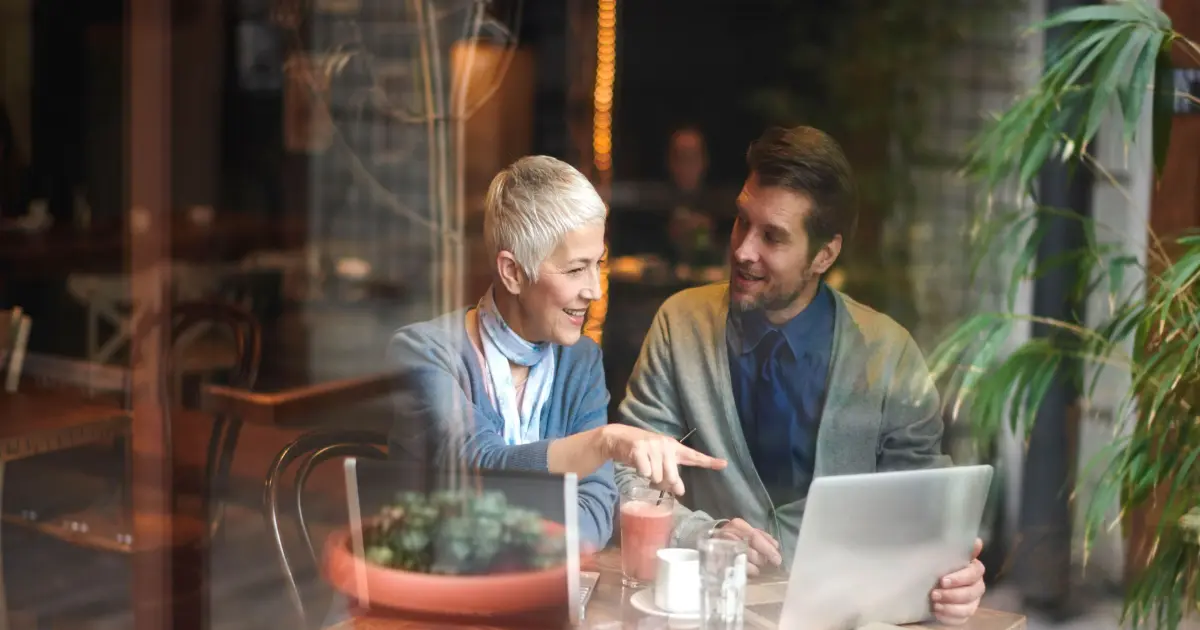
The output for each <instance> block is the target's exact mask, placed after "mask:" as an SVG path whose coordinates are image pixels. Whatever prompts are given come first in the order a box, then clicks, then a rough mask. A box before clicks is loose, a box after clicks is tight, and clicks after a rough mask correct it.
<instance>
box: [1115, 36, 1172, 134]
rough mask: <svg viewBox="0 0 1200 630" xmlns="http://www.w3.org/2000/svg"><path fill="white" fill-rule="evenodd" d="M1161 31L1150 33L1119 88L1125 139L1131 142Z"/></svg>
mask: <svg viewBox="0 0 1200 630" xmlns="http://www.w3.org/2000/svg"><path fill="white" fill-rule="evenodd" d="M1162 42H1163V33H1162V32H1161V31H1158V32H1153V33H1150V34H1149V35H1148V36H1147V38H1146V41H1145V42H1143V44H1142V48H1141V50H1140V51H1138V56H1137V59H1136V60H1135V61H1134V62H1133V72H1132V73H1131V74H1130V78H1129V82H1128V83H1126V84H1125V86H1124V87H1122V88H1121V111H1122V112H1123V113H1124V114H1125V141H1126V142H1131V141H1132V140H1133V138H1134V135H1135V134H1136V132H1137V126H1138V123H1139V121H1140V120H1141V117H1142V109H1143V107H1144V105H1145V102H1146V92H1147V91H1149V90H1150V89H1151V87H1152V85H1151V81H1152V80H1153V77H1154V68H1155V66H1156V65H1157V63H1158V51H1159V49H1160V48H1162Z"/></svg>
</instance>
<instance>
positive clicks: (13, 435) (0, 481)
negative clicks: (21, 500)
mask: <svg viewBox="0 0 1200 630" xmlns="http://www.w3.org/2000/svg"><path fill="white" fill-rule="evenodd" d="M130 420H131V418H130V415H129V412H128V411H126V410H125V409H122V408H121V407H120V405H118V404H116V403H115V402H114V403H113V404H111V405H108V404H105V403H104V401H94V400H90V399H87V398H85V397H83V396H78V395H71V394H69V393H67V392H64V391H60V390H58V389H49V388H39V387H27V386H24V385H22V390H21V391H19V392H17V393H8V392H0V497H3V492H4V468H5V465H6V464H7V463H8V462H11V461H15V460H18V459H24V458H26V457H33V456H35V455H42V454H44V453H51V452H55V451H61V450H65V449H68V448H73V447H76V446H80V445H83V444H90V443H95V442H106V441H111V440H113V439H114V438H116V437H117V436H119V435H127V434H128V432H129V426H130ZM0 503H2V501H0ZM4 520H5V521H7V522H10V523H19V524H24V523H25V521H24V519H23V518H13V517H11V516H9V515H5V517H4ZM29 526H31V527H35V528H44V529H47V530H50V529H53V530H56V531H58V530H61V532H59V533H60V534H61V536H60V537H62V538H70V537H71V536H73V535H75V534H76V533H77V532H73V531H72V530H71V525H70V523H69V519H68V521H62V520H58V519H56V520H54V521H44V522H32V521H30V522H29ZM82 533H83V534H86V532H82ZM113 542H114V544H115V543H116V541H115V540H114V541H113ZM7 627H8V603H7V599H6V598H5V590H4V576H3V557H2V556H0V628H7Z"/></svg>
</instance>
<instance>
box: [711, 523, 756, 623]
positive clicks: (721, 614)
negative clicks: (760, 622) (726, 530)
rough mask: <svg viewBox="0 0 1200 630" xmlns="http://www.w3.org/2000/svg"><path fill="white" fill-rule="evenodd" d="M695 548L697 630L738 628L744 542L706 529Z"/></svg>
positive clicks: (743, 604) (743, 602)
mask: <svg viewBox="0 0 1200 630" xmlns="http://www.w3.org/2000/svg"><path fill="white" fill-rule="evenodd" d="M699 547H700V628H701V630H742V618H743V613H744V611H745V608H746V551H747V549H748V544H747V541H746V540H744V539H738V538H728V537H722V536H721V535H720V534H718V533H717V532H710V533H709V535H708V536H707V537H704V538H701V540H700V544H699Z"/></svg>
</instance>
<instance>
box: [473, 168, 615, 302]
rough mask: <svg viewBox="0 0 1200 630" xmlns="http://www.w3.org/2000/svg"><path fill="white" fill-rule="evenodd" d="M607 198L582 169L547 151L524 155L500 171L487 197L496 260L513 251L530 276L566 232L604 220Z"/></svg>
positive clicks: (488, 233) (487, 228)
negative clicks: (497, 257)
mask: <svg viewBox="0 0 1200 630" xmlns="http://www.w3.org/2000/svg"><path fill="white" fill-rule="evenodd" d="M607 215H608V208H607V207H605V205H604V200H603V199H601V198H600V194H599V193H597V192H596V189H595V188H594V187H593V186H592V183H591V182H589V181H588V179H587V178H586V177H584V176H583V173H580V172H579V171H578V170H576V169H575V168H574V167H573V166H571V165H570V164H567V163H566V162H563V161H562V160H558V159H555V158H552V157H549V156H546V155H532V156H528V157H523V158H521V159H519V160H517V161H516V162H513V163H512V164H510V165H509V166H508V167H507V168H505V169H504V170H502V171H500V172H499V173H498V174H497V175H496V177H494V178H493V179H492V184H491V186H489V187H488V192H487V200H486V201H485V202H484V215H483V234H484V242H485V244H486V245H487V248H488V252H489V253H490V254H491V256H492V261H493V262H494V261H495V260H496V256H497V255H499V254H500V252H502V251H508V252H512V255H513V258H516V260H517V264H519V265H520V266H521V269H522V270H523V271H524V272H525V275H526V276H527V277H528V278H529V280H530V281H531V282H533V281H536V280H537V269H538V267H539V266H540V265H541V264H542V262H543V261H545V260H546V258H547V257H548V256H550V254H551V253H552V252H553V251H554V249H555V248H556V247H558V245H559V243H561V242H562V240H563V238H565V237H566V235H567V233H569V232H572V231H574V230H577V229H579V228H581V227H584V226H586V225H592V224H596V223H600V224H603V223H604V220H605V217H606V216H607Z"/></svg>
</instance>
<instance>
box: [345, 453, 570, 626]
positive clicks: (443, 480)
mask: <svg viewBox="0 0 1200 630" xmlns="http://www.w3.org/2000/svg"><path fill="white" fill-rule="evenodd" d="M345 474H346V490H347V492H346V498H347V508H348V516H349V524H350V531H351V544H352V547H353V548H354V553H355V555H358V556H360V557H361V556H364V555H365V556H366V557H367V558H369V559H371V560H374V561H379V560H381V558H386V559H387V561H389V562H391V563H393V565H395V566H394V568H399V566H412V567H413V568H414V570H418V571H423V572H431V573H452V574H464V575H473V576H487V575H496V574H501V573H510V572H518V573H519V572H522V571H535V570H537V569H540V568H543V567H556V566H557V567H565V568H566V571H565V572H564V575H563V583H562V586H561V589H560V591H559V592H561V594H562V597H561V600H558V601H555V602H554V603H553V605H550V606H548V607H547V608H546V609H545V610H539V611H532V613H528V612H526V613H523V614H515V613H506V614H505V615H489V614H488V613H486V612H485V613H480V612H478V611H476V612H474V613H472V616H478V615H479V614H484V615H485V616H488V617H489V618H488V623H492V624H499V625H507V624H505V623H504V622H505V620H506V619H507V620H508V621H511V622H512V625H514V626H516V627H519V626H520V625H521V624H522V621H524V622H525V623H528V621H530V619H531V617H530V615H531V614H532V615H533V618H536V619H539V620H547V619H548V618H551V617H557V619H558V622H559V623H562V622H563V621H567V622H571V623H576V622H577V621H578V616H579V606H578V604H579V595H580V584H579V527H578V503H577V499H576V492H577V484H578V482H577V479H576V477H575V475H554V474H549V473H535V472H527V471H508V470H505V471H499V470H495V471H493V470H482V471H471V472H469V473H468V472H465V471H462V470H449V469H433V468H430V467H428V466H425V465H423V464H420V463H414V462H408V461H403V460H395V461H394V460H386V461H381V460H374V459H356V458H349V459H347V460H346V463H345ZM406 510H407V511H408V512H409V513H416V512H418V511H419V512H421V513H423V514H425V515H426V516H428V517H429V518H431V519H435V520H434V521H433V522H434V523H435V524H433V525H429V526H428V528H429V529H430V532H429V533H430V534H431V535H432V538H434V539H438V540H440V541H442V542H443V543H444V542H446V541H449V542H450V544H448V545H446V544H435V543H433V542H430V543H429V545H428V546H426V547H425V548H424V550H423V552H420V553H414V554H411V555H406V556H405V557H403V558H400V557H397V556H396V553H395V551H394V549H395V547H396V545H389V544H387V543H382V542H381V541H384V540H386V539H387V538H386V537H385V536H384V535H383V534H381V533H380V532H381V531H382V530H381V525H380V522H381V519H388V518H392V519H393V520H392V521H390V522H392V523H396V522H399V521H396V520H395V518H396V517H397V515H399V514H403V513H405V511H406ZM464 510H465V511H468V512H470V513H471V514H472V515H473V517H472V518H470V519H452V518H451V517H450V515H451V513H454V512H455V511H459V512H461V511H464ZM434 514H438V515H439V516H437V517H434V516H432V515H434ZM539 521H540V522H541V523H542V527H543V528H544V529H541V530H539V531H537V532H533V533H532V534H531V532H530V531H529V529H528V528H529V525H530V524H531V523H532V524H533V525H534V526H536V524H537V523H538V522H539ZM389 526H390V527H401V526H403V525H389ZM452 528H456V529H452ZM458 529H462V531H461V532H460V531H458ZM451 531H453V532H454V533H450V532H451ZM451 538H453V540H451ZM385 547H387V548H385ZM401 547H402V545H401ZM381 554H382V555H381ZM361 582H362V583H364V584H365V578H364V579H363V580H361ZM360 591H361V592H360V596H359V598H358V599H359V600H360V605H361V604H362V602H361V600H362V599H364V598H367V599H368V601H369V598H370V593H369V592H367V591H364V590H362V589H360Z"/></svg>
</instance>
